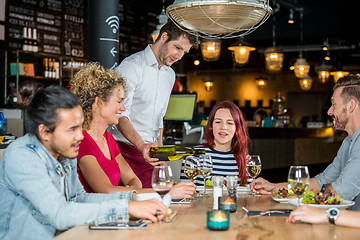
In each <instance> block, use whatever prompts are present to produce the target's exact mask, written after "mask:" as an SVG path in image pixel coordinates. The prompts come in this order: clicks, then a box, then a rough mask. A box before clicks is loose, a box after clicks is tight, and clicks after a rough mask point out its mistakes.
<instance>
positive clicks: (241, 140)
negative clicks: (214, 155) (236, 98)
mask: <svg viewBox="0 0 360 240" xmlns="http://www.w3.org/2000/svg"><path fill="white" fill-rule="evenodd" d="M222 108H225V109H229V111H230V113H231V116H232V117H233V119H234V122H235V127H236V129H235V135H234V137H233V139H232V142H231V149H232V151H233V154H234V157H235V160H236V163H237V166H238V169H239V176H238V177H239V181H240V184H241V185H245V184H246V183H247V179H248V175H247V173H246V155H247V154H248V143H249V135H248V131H247V125H246V121H245V118H244V116H243V113H242V112H241V111H240V109H239V108H238V107H237V106H236V105H235V104H234V103H232V102H230V101H222V102H219V103H217V104H216V105H215V106H214V107H213V108H212V110H211V112H210V115H209V118H208V121H207V125H206V132H205V139H206V142H207V143H206V146H207V147H209V148H212V149H213V148H214V147H215V142H214V134H213V127H212V126H213V122H214V118H215V114H216V112H217V110H219V109H222Z"/></svg>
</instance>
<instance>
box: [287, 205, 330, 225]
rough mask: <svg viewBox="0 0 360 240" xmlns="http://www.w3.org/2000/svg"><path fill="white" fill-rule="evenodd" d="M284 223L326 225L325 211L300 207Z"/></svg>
mask: <svg viewBox="0 0 360 240" xmlns="http://www.w3.org/2000/svg"><path fill="white" fill-rule="evenodd" d="M286 221H287V222H289V223H295V222H297V221H301V222H306V223H327V222H328V218H327V215H326V210H324V209H317V208H313V207H309V206H301V207H300V208H298V209H296V210H294V211H292V212H291V213H290V216H289V217H288V218H287V219H286Z"/></svg>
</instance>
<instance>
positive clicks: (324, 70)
mask: <svg viewBox="0 0 360 240" xmlns="http://www.w3.org/2000/svg"><path fill="white" fill-rule="evenodd" d="M330 69H331V66H330V65H327V64H325V62H324V61H323V62H322V63H321V65H319V66H315V72H317V74H318V78H319V81H320V82H321V83H325V82H326V81H327V80H328V79H329V77H330Z"/></svg>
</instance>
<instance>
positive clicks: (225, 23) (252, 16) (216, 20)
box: [166, 0, 272, 38]
mask: <svg viewBox="0 0 360 240" xmlns="http://www.w3.org/2000/svg"><path fill="white" fill-rule="evenodd" d="M271 12H272V9H271V7H270V6H269V1H268V0H175V1H174V3H173V4H172V5H170V6H168V7H167V9H166V13H167V15H168V16H169V18H170V19H171V20H172V21H173V22H174V23H175V24H177V25H178V26H179V27H180V28H182V29H183V30H185V31H188V32H190V33H193V34H197V35H200V36H202V37H207V38H233V37H239V36H242V35H246V34H249V33H250V32H252V31H254V30H255V29H257V28H258V27H259V26H260V25H261V24H263V23H264V22H265V21H266V20H267V19H268V17H269V16H270V14H271Z"/></svg>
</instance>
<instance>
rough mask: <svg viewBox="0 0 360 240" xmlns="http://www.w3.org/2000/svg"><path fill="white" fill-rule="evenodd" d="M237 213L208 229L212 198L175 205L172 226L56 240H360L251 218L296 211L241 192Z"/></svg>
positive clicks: (281, 219)
mask: <svg viewBox="0 0 360 240" xmlns="http://www.w3.org/2000/svg"><path fill="white" fill-rule="evenodd" d="M237 205H238V207H237V211H236V212H234V213H230V226H229V229H228V230H226V231H210V230H208V229H207V211H208V210H211V209H212V206H213V199H212V195H210V196H209V197H203V198H199V200H195V201H192V202H191V203H183V204H181V203H176V204H171V205H170V208H171V209H172V210H173V211H177V214H176V216H175V217H174V218H173V219H172V222H170V223H150V224H148V225H147V227H144V228H141V229H132V230H130V229H121V230H90V229H89V227H88V226H87V225H81V226H76V227H73V228H71V229H69V230H67V231H65V232H64V233H62V234H60V235H58V236H57V237H55V238H54V239H55V240H70V239H71V240H82V239H84V240H85V239H86V240H95V239H96V240H101V239H107V240H121V239H132V240H144V239H154V240H168V239H170V240H188V239H197V240H202V239H204V240H215V239H216V240H220V239H224V240H260V239H261V240H266V239H276V240H297V239H305V240H312V239H336V240H340V239H346V240H349V239H360V229H357V228H349V227H341V226H335V225H330V224H328V223H326V224H316V225H315V224H307V223H295V224H292V223H287V222H286V218H287V217H286V216H248V215H247V213H246V212H245V211H244V210H243V209H242V208H243V207H245V208H246V209H248V210H258V211H264V210H268V209H294V208H295V207H294V206H292V205H290V204H286V203H278V202H276V201H274V200H273V199H272V197H271V196H268V195H267V196H265V195H264V196H261V197H256V196H251V195H250V194H249V193H240V194H239V193H238V195H237Z"/></svg>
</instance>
